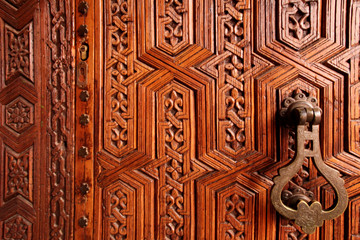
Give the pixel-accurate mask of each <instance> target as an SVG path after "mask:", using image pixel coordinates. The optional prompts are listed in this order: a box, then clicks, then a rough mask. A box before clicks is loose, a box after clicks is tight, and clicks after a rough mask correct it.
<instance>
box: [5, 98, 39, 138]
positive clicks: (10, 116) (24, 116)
mask: <svg viewBox="0 0 360 240" xmlns="http://www.w3.org/2000/svg"><path fill="white" fill-rule="evenodd" d="M5 115H6V122H5V124H6V126H8V127H9V128H11V129H13V130H14V131H15V132H17V133H22V132H23V131H25V130H26V129H27V128H29V127H30V126H32V125H33V124H34V105H33V104H31V103H30V102H28V101H27V100H25V99H24V98H22V97H18V98H16V99H15V100H13V101H12V102H10V103H9V104H7V105H6V108H5Z"/></svg>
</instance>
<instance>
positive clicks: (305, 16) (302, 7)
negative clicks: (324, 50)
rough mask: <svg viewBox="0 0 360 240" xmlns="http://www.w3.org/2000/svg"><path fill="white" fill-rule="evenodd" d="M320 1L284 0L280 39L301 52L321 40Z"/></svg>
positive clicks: (281, 7)
mask: <svg viewBox="0 0 360 240" xmlns="http://www.w3.org/2000/svg"><path fill="white" fill-rule="evenodd" d="M318 1H319V0H306V1H302V0H282V1H281V3H280V5H279V7H280V9H279V12H280V13H281V15H279V17H280V25H279V32H280V39H281V40H282V41H284V42H285V43H287V44H289V45H290V46H292V47H294V48H295V49H297V50H299V49H301V48H303V47H304V46H306V45H308V44H310V43H311V42H313V41H315V40H317V39H319V37H320V32H319V6H318V5H319V3H318Z"/></svg>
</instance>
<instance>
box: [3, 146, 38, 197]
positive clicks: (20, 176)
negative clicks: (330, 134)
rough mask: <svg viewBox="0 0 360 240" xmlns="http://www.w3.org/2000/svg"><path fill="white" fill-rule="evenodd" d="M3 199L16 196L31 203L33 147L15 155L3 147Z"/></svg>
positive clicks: (9, 149)
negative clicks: (20, 196)
mask: <svg viewBox="0 0 360 240" xmlns="http://www.w3.org/2000/svg"><path fill="white" fill-rule="evenodd" d="M4 149H5V199H9V198H11V197H12V196H16V195H18V194H20V195H22V196H23V197H25V198H26V199H28V200H30V201H32V195H33V194H32V188H33V179H32V177H33V158H34V152H33V147H31V148H29V149H27V150H25V151H24V152H22V153H16V152H15V151H13V150H12V149H11V148H9V147H5V148H4Z"/></svg>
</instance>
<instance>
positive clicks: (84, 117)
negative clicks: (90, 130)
mask: <svg viewBox="0 0 360 240" xmlns="http://www.w3.org/2000/svg"><path fill="white" fill-rule="evenodd" d="M79 122H80V124H81V125H83V126H86V125H88V124H89V122H90V116H89V115H87V114H82V115H81V116H80V119H79Z"/></svg>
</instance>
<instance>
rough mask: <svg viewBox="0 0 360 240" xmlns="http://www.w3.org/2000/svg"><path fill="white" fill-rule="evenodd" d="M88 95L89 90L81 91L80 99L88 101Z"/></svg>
mask: <svg viewBox="0 0 360 240" xmlns="http://www.w3.org/2000/svg"><path fill="white" fill-rule="evenodd" d="M89 97H90V94H89V91H86V90H84V91H81V93H80V100H81V101H83V102H87V101H89Z"/></svg>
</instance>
